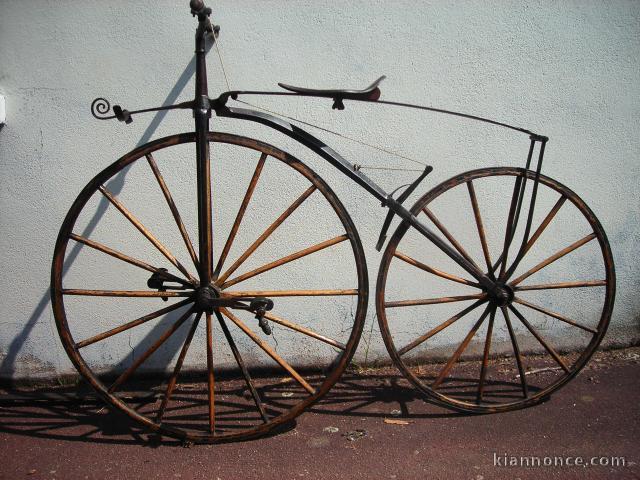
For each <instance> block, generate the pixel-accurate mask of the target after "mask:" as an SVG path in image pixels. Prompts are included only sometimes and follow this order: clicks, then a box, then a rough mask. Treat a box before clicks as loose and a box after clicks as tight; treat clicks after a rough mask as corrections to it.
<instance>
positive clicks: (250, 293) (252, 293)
mask: <svg viewBox="0 0 640 480" xmlns="http://www.w3.org/2000/svg"><path fill="white" fill-rule="evenodd" d="M338 295H358V290H356V289H355V288H353V289H349V290H238V291H235V292H229V291H225V292H224V294H223V297H332V296H338Z"/></svg>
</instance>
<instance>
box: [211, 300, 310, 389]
mask: <svg viewBox="0 0 640 480" xmlns="http://www.w3.org/2000/svg"><path fill="white" fill-rule="evenodd" d="M220 312H221V313H222V314H223V315H224V316H225V317H227V318H228V319H229V320H231V321H232V322H233V323H235V324H236V325H237V326H238V328H240V329H241V330H242V331H243V332H244V333H245V334H247V336H248V337H249V338H251V340H253V341H254V342H255V344H256V345H258V346H259V347H260V348H261V349H262V350H264V352H265V353H266V354H267V355H269V356H270V357H271V358H272V359H273V360H275V362H276V363H277V364H278V365H280V366H281V367H282V368H283V369H284V370H286V371H287V373H289V375H291V377H292V378H293V379H294V380H295V381H296V382H298V383H299V384H300V385H301V386H302V387H303V388H304V389H305V390H306V391H307V392H309V393H310V394H312V395H313V394H314V393H316V391H315V389H314V388H313V387H312V386H311V385H309V384H308V383H307V381H306V380H305V379H304V378H302V377H301V376H300V374H299V373H298V372H296V371H295V370H294V369H293V367H291V365H289V364H288V363H287V362H286V361H285V360H284V359H283V358H282V357H280V355H278V354H277V353H276V352H275V350H273V349H272V348H271V347H270V346H269V344H267V343H265V342H263V341H262V340H261V339H260V338H259V337H258V336H257V335H256V334H255V333H254V332H253V330H251V329H250V328H249V327H247V326H246V325H245V324H244V322H243V321H242V320H240V319H239V318H238V317H236V316H235V315H234V314H233V313H231V312H230V311H229V310H227V309H226V308H221V309H220Z"/></svg>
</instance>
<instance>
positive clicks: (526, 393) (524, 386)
mask: <svg viewBox="0 0 640 480" xmlns="http://www.w3.org/2000/svg"><path fill="white" fill-rule="evenodd" d="M500 310H501V311H502V316H503V317H504V322H505V323H506V324H507V330H509V338H511V345H513V353H514V356H515V358H516V365H517V366H518V373H520V384H521V385H522V395H524V398H529V387H528V385H527V377H526V376H525V371H524V366H523V365H522V357H521V356H520V347H518V340H517V339H516V334H515V332H514V331H513V326H512V325H511V319H510V318H509V310H507V307H504V306H503V307H500Z"/></svg>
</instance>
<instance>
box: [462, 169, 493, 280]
mask: <svg viewBox="0 0 640 480" xmlns="http://www.w3.org/2000/svg"><path fill="white" fill-rule="evenodd" d="M467 189H468V190H469V198H470V199H471V206H472V207H473V216H474V217H475V219H476V227H477V228H478V235H479V236H480V244H481V245H482V253H483V254H484V260H485V262H486V264H487V269H488V271H489V272H491V271H492V270H491V268H492V265H491V255H490V254H489V246H488V245H487V237H486V235H485V233H484V225H483V224H482V216H481V215H480V207H479V206H478V199H477V197H476V190H475V188H474V187H473V182H472V181H471V180H469V181H468V182H467Z"/></svg>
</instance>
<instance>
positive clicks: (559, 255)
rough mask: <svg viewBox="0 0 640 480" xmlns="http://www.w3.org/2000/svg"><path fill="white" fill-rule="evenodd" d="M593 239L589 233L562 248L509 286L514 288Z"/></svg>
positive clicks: (593, 235) (593, 236) (593, 234)
mask: <svg viewBox="0 0 640 480" xmlns="http://www.w3.org/2000/svg"><path fill="white" fill-rule="evenodd" d="M594 238H596V234H595V233H590V234H589V235H587V236H586V237H584V238H581V239H580V240H578V241H577V242H574V243H572V244H571V245H569V246H568V247H566V248H563V249H562V250H559V251H558V252H556V253H554V254H553V255H551V256H550V257H549V258H547V259H546V260H543V261H542V262H540V263H539V264H537V265H536V266H535V267H533V268H531V269H530V270H527V271H526V272H524V273H523V274H522V275H520V276H519V277H518V278H516V279H515V280H513V281H512V282H511V283H510V284H509V285H511V286H512V287H515V286H516V285H518V284H519V283H520V282H522V281H523V280H524V279H525V278H528V277H530V276H531V275H533V274H534V273H536V272H537V271H538V270H542V269H543V268H544V267H546V266H547V265H549V264H551V263H553V262H555V261H556V260H558V259H560V258H562V257H564V256H565V255H567V254H568V253H571V252H573V251H574V250H575V249H577V248H580V247H581V246H583V245H584V244H586V243H589V242H590V241H591V240H593V239H594Z"/></svg>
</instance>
